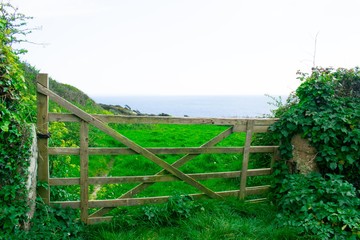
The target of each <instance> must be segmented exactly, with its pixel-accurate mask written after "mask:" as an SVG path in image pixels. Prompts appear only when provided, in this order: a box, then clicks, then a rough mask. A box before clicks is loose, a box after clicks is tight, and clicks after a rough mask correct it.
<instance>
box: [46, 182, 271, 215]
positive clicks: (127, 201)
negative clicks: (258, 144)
mask: <svg viewBox="0 0 360 240" xmlns="http://www.w3.org/2000/svg"><path fill="white" fill-rule="evenodd" d="M269 188H270V186H269V185H266V186H257V187H248V188H247V192H248V195H254V194H259V193H266V192H267V191H268V189H269ZM239 192H240V191H239V190H230V191H221V192H216V194H218V195H220V196H222V197H230V196H232V197H235V196H238V195H239ZM188 195H189V196H191V197H192V198H193V199H200V198H203V197H207V195H206V194H204V193H196V194H188ZM169 197H170V196H159V197H147V198H118V199H112V200H92V201H89V207H90V208H99V207H106V208H111V209H112V208H114V207H119V206H135V205H144V204H156V203H165V202H166V201H168V199H169ZM50 205H52V206H55V205H60V206H62V207H71V208H80V201H53V202H51V203H50ZM92 218H97V217H91V218H89V222H91V220H90V219H92Z"/></svg>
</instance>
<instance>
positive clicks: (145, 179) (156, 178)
mask: <svg viewBox="0 0 360 240" xmlns="http://www.w3.org/2000/svg"><path fill="white" fill-rule="evenodd" d="M269 174H271V168H259V169H250V170H248V171H247V176H264V175H269ZM187 175H188V176H190V177H192V178H193V179H195V180H207V179H214V178H237V177H240V175H241V171H231V172H212V173H192V174H187ZM173 181H181V180H180V179H178V178H177V177H175V176H172V175H149V176H127V177H89V178H88V183H89V184H90V185H95V184H117V183H134V182H137V183H140V182H142V183H155V182H173ZM79 184H80V178H49V185H50V186H70V185H79Z"/></svg>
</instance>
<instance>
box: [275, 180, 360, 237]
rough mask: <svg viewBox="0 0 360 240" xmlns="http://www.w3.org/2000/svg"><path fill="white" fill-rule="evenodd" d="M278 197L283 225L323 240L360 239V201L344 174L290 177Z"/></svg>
mask: <svg viewBox="0 0 360 240" xmlns="http://www.w3.org/2000/svg"><path fill="white" fill-rule="evenodd" d="M276 197H277V200H278V206H279V213H278V215H277V217H278V218H277V222H278V223H279V224H280V225H283V226H292V227H298V228H299V229H300V231H301V232H302V233H304V234H314V235H317V236H319V237H320V238H321V239H357V238H359V237H360V199H359V198H357V197H356V189H355V188H354V186H353V185H352V184H350V183H348V182H347V181H344V180H343V177H342V176H340V175H331V174H327V175H326V178H323V177H322V176H321V175H319V174H310V175H306V176H305V175H299V174H294V175H288V176H287V177H286V178H285V179H284V180H283V183H282V185H281V188H280V189H279V193H278V194H277V195H276Z"/></svg>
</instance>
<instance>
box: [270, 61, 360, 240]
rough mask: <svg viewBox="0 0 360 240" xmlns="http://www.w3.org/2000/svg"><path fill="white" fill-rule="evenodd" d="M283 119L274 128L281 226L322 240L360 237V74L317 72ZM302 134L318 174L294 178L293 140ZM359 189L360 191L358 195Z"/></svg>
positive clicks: (302, 77) (276, 195)
mask: <svg viewBox="0 0 360 240" xmlns="http://www.w3.org/2000/svg"><path fill="white" fill-rule="evenodd" d="M299 79H300V80H301V81H302V84H301V85H300V86H299V87H298V89H297V90H296V92H295V95H294V96H293V99H294V101H291V104H289V106H288V107H286V108H282V109H281V111H282V112H281V114H280V119H279V121H277V122H276V123H275V124H274V125H273V126H271V127H270V130H271V131H272V135H273V137H275V139H276V140H277V141H278V142H280V147H279V153H280V158H281V160H280V161H278V162H277V164H276V166H275V169H276V170H275V174H274V175H275V179H276V180H275V182H276V184H275V186H274V192H273V193H274V195H273V196H274V198H273V200H274V202H275V203H276V205H277V206H278V210H279V214H278V218H277V221H278V222H279V224H280V225H287V226H292V227H299V228H301V229H302V230H301V232H303V233H305V234H313V235H317V237H319V238H320V239H358V238H359V237H360V232H359V230H360V218H359V214H360V205H359V203H360V202H359V196H360V191H359V188H360V71H359V68H354V69H343V68H340V69H323V68H316V69H313V71H312V73H311V74H305V73H299ZM296 134H301V136H302V137H303V138H305V139H308V140H309V142H310V144H311V145H312V146H313V147H315V149H316V150H317V155H316V162H317V164H318V167H319V169H320V173H318V174H310V175H300V174H290V173H289V169H288V168H287V164H286V163H287V161H289V160H291V158H292V150H293V146H292V144H291V139H292V137H293V136H294V135H296ZM356 188H357V189H356Z"/></svg>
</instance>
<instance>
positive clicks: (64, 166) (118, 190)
mask: <svg viewBox="0 0 360 240" xmlns="http://www.w3.org/2000/svg"><path fill="white" fill-rule="evenodd" d="M59 124H60V125H61V126H62V127H63V128H66V129H67V130H68V131H67V133H66V134H67V135H68V136H66V135H65V136H64V134H62V136H58V137H60V138H62V139H56V138H55V137H53V138H52V140H51V142H50V145H51V146H57V147H60V146H61V147H65V146H66V147H73V146H77V145H78V144H79V143H78V142H74V141H73V140H72V141H66V139H67V137H68V138H69V139H76V136H77V135H78V129H79V126H78V124H77V123H51V126H50V128H52V129H53V131H55V132H54V135H55V136H56V130H57V129H59V131H60V130H61V132H62V133H63V132H64V131H63V129H62V128H61V127H60V126H59ZM110 125H111V127H113V128H114V129H115V130H116V131H118V132H119V133H121V134H123V135H124V136H126V137H127V138H129V139H130V140H132V141H134V142H136V143H137V144H139V145H140V146H142V147H199V146H201V145H202V144H204V143H206V142H208V141H209V140H211V139H212V138H214V137H215V136H217V135H218V134H220V133H222V132H223V131H225V130H226V129H228V128H229V127H228V126H213V125H173V124H172V125H167V124H151V125H150V124H131V125H129V124H126V125H124V124H110ZM64 141H65V143H64ZM244 142H245V133H233V134H231V135H230V136H229V137H227V138H225V139H223V140H222V141H221V142H219V143H218V144H217V145H216V146H222V147H235V146H237V147H238V146H243V145H244ZM89 147H124V146H123V145H122V144H121V143H119V142H118V141H116V140H114V139H112V138H111V137H109V136H107V135H106V134H104V133H102V132H101V131H100V130H98V129H96V128H94V127H90V133H89ZM253 155H254V158H253V160H252V161H250V165H249V168H250V169H251V168H262V167H269V164H270V163H269V160H266V161H261V162H259V161H256V157H257V156H256V154H253ZM258 155H260V154H258ZM261 155H264V154H261ZM158 156H159V157H160V158H162V159H163V160H165V161H166V162H168V163H170V164H171V163H173V162H175V161H176V160H178V159H180V158H181V157H183V156H184V155H174V154H167V155H164V154H163V155H158ZM242 158H243V156H242V154H201V155H198V156H194V158H193V159H191V160H190V161H189V162H187V163H185V164H184V165H183V166H181V167H180V168H179V169H180V170H181V171H183V172H184V173H205V172H222V171H238V170H241V166H242ZM268 159H270V158H268ZM50 165H51V177H79V175H80V170H79V157H78V156H51V158H50ZM160 170H162V168H161V167H159V166H158V165H156V164H155V163H153V162H151V161H150V160H148V159H146V158H144V157H143V156H141V155H111V156H110V155H108V156H102V155H92V156H90V157H89V177H99V176H143V175H154V174H156V173H157V172H159V171H160ZM200 182H201V183H202V184H204V185H205V186H207V187H209V188H210V189H212V190H214V191H225V190H238V189H239V184H240V182H239V179H209V180H202V181H200ZM269 182H270V179H269V177H268V176H258V177H249V179H248V186H256V185H264V184H268V183H269ZM136 185H137V184H136V183H124V184H105V185H101V186H94V185H91V186H90V199H114V198H117V197H119V196H121V195H122V194H123V193H125V192H126V191H128V190H130V189H131V188H132V187H134V186H136ZM52 189H54V190H55V191H52V192H61V193H62V194H57V196H53V197H54V200H78V199H79V194H78V192H79V187H77V186H60V187H52ZM198 192H199V191H198V190H197V189H195V188H194V187H192V186H190V185H188V184H186V183H184V182H159V183H155V184H152V185H151V186H150V187H148V188H147V189H146V190H145V191H143V192H141V193H139V194H138V195H137V197H144V196H166V195H170V196H171V195H173V194H174V193H182V194H191V193H198Z"/></svg>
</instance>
